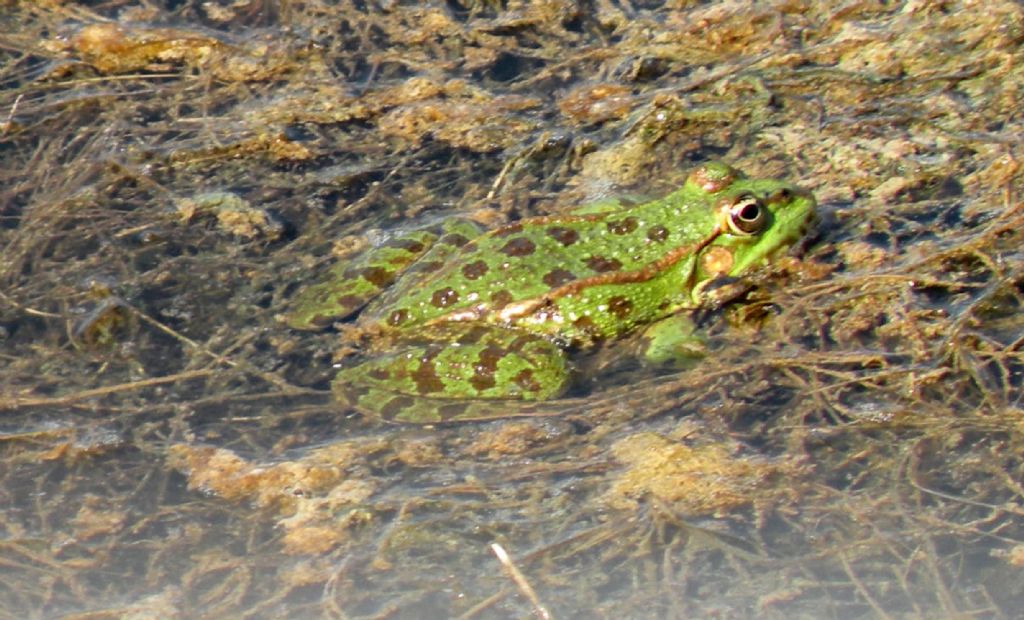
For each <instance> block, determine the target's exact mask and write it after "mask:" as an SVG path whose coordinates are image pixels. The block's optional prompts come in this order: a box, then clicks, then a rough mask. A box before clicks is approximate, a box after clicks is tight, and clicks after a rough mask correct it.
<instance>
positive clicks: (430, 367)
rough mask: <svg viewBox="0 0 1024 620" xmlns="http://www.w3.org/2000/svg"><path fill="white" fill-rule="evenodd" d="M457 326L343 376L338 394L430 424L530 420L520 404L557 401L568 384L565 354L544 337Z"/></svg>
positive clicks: (364, 407)
mask: <svg viewBox="0 0 1024 620" xmlns="http://www.w3.org/2000/svg"><path fill="white" fill-rule="evenodd" d="M452 325H454V327H445V328H444V329H443V330H441V331H440V332H439V333H437V334H432V335H431V338H432V341H431V342H426V343H423V344H408V345H405V346H404V347H402V348H400V349H398V350H396V351H392V352H389V353H388V354H386V355H384V356H381V357H376V358H373V359H370V360H367V361H366V362H364V363H362V364H360V365H358V366H355V367H352V368H347V369H344V370H342V371H341V372H340V373H339V374H338V376H337V378H336V379H335V380H334V383H333V385H332V387H333V390H334V393H335V396H336V397H337V398H338V400H340V401H341V402H343V403H346V404H348V405H350V406H352V407H353V408H355V409H356V410H358V411H360V412H362V413H365V414H367V415H370V416H373V417H377V418H380V419H384V420H388V421H394V422H407V423H415V424H432V423H441V422H456V421H467V420H484V419H492V418H500V417H512V416H517V415H530V413H529V411H531V408H530V407H528V406H527V407H524V406H523V405H527V404H531V403H536V402H537V401H543V400H548V399H551V398H556V397H557V396H559V395H560V394H561V393H562V392H563V391H564V389H565V387H566V385H567V384H568V376H569V373H568V368H567V363H566V359H565V355H564V353H563V352H562V350H561V349H560V348H559V347H558V346H557V345H555V344H553V343H551V342H549V341H547V340H545V339H544V338H541V337H540V336H536V335H532V334H526V333H521V332H515V331H511V330H507V329H501V328H496V327H491V326H486V325H483V326H481V325H472V326H470V325H466V326H461V325H458V324H452ZM455 331H457V332H458V333H453V332H455Z"/></svg>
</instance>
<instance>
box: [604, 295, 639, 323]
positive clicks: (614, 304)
mask: <svg viewBox="0 0 1024 620" xmlns="http://www.w3.org/2000/svg"><path fill="white" fill-rule="evenodd" d="M632 311H633V302H631V301H630V300H628V299H626V298H625V297H623V296H621V295H616V296H615V297H611V298H609V299H608V312H611V313H612V314H614V315H615V316H616V317H618V318H619V319H620V320H624V319H625V318H626V317H628V316H629V313H630V312H632Z"/></svg>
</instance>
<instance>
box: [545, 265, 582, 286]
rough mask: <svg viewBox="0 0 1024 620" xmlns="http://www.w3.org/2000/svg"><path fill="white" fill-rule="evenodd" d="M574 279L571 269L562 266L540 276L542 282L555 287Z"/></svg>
mask: <svg viewBox="0 0 1024 620" xmlns="http://www.w3.org/2000/svg"><path fill="white" fill-rule="evenodd" d="M575 279H576V276H575V275H573V273H572V272H571V271H569V270H567V269H562V268H558V269H552V270H551V271H549V272H547V273H546V274H544V277H543V278H541V280H542V281H543V282H544V284H546V285H547V286H550V287H551V288H557V287H559V286H562V285H563V284H566V283H568V282H572V281H573V280H575Z"/></svg>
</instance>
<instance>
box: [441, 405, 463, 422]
mask: <svg viewBox="0 0 1024 620" xmlns="http://www.w3.org/2000/svg"><path fill="white" fill-rule="evenodd" d="M468 409H469V403H468V402H453V403H446V404H444V405H441V406H440V407H438V408H437V413H438V415H440V416H441V419H442V420H453V419H455V418H458V417H461V416H462V415H463V414H465V413H466V410H468Z"/></svg>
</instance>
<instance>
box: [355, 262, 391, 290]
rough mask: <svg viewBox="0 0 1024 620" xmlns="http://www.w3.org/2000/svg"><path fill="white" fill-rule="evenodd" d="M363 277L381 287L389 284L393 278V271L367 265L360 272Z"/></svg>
mask: <svg viewBox="0 0 1024 620" xmlns="http://www.w3.org/2000/svg"><path fill="white" fill-rule="evenodd" d="M361 275H362V276H363V279H364V280H366V281H367V282H369V283H370V284H372V285H374V286H376V287H377V288H383V287H385V286H387V285H388V284H391V283H392V282H393V281H394V279H395V272H394V271H390V270H388V269H384V268H383V267H367V268H366V269H363V273H362V274H361Z"/></svg>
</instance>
